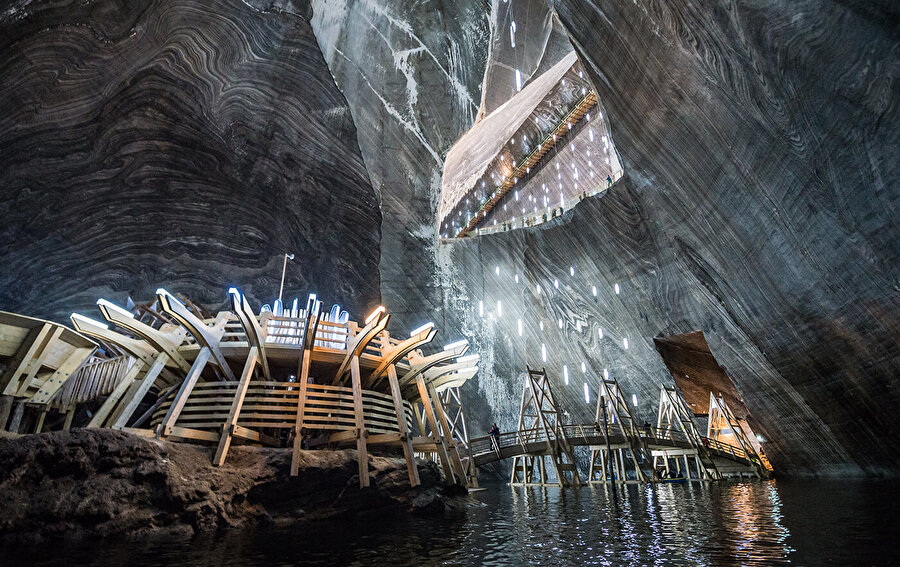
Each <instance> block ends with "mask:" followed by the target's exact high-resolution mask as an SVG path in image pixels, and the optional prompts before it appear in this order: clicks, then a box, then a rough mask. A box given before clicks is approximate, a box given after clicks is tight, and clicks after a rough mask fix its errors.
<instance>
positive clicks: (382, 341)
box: [0, 288, 478, 487]
mask: <svg viewBox="0 0 900 567" xmlns="http://www.w3.org/2000/svg"><path fill="white" fill-rule="evenodd" d="M229 297H230V300H231V309H230V310H227V311H222V312H219V313H218V314H216V315H215V316H212V315H210V314H209V313H207V312H206V311H205V310H204V309H203V308H202V307H200V306H198V305H195V304H194V303H192V302H190V301H189V300H188V299H186V298H183V297H176V296H174V295H172V294H170V293H169V292H167V291H166V290H164V289H159V290H157V293H156V299H155V300H154V301H153V302H151V303H148V304H146V305H136V306H130V307H129V308H128V309H126V308H123V307H120V306H117V305H115V304H113V303H111V302H109V301H106V300H104V299H101V300H99V301H98V302H97V305H98V307H99V310H100V313H101V314H102V316H103V319H105V322H104V321H100V320H97V319H92V318H89V317H86V316H83V315H80V314H75V313H73V314H72V316H71V322H72V326H73V327H74V330H72V329H70V328H68V327H66V326H64V325H60V324H58V323H53V322H49V321H43V320H40V319H34V318H31V317H24V316H22V315H17V314H13V313H6V312H0V392H2V398H0V429H4V428H5V429H6V431H8V432H11V434H18V433H20V432H22V431H21V430H22V429H23V428H24V429H26V432H36V433H38V432H41V431H42V429H43V428H44V423H45V418H46V416H47V415H48V413H49V412H59V414H63V415H64V416H65V417H64V419H62V418H61V417H60V418H58V419H57V421H62V428H63V429H68V428H70V427H71V426H72V423H73V417H74V416H75V415H76V410H77V409H78V408H79V404H88V405H87V406H82V408H85V407H88V406H90V407H92V408H95V409H96V411H94V412H92V413H91V414H90V419H89V422H88V423H87V425H86V426H87V427H108V428H113V429H119V430H124V431H129V432H131V433H135V434H137V435H142V436H146V437H156V438H164V439H174V440H183V441H190V442H199V443H209V444H211V445H214V446H215V447H216V450H215V454H214V456H213V458H212V459H213V464H215V465H217V466H219V465H222V464H223V463H225V461H226V459H227V456H228V451H229V448H230V446H231V445H232V444H233V443H246V444H254V445H264V446H274V447H290V448H291V450H292V459H291V474H292V475H296V474H297V471H298V467H299V454H300V450H301V448H303V449H317V448H346V447H350V448H355V449H356V450H357V451H358V460H359V483H360V486H361V487H366V486H368V485H369V471H368V455H369V453H372V452H379V451H380V452H385V453H396V454H400V453H401V452H402V454H403V455H404V457H405V459H406V465H407V469H408V472H409V480H410V484H411V485H413V486H416V485H418V484H419V475H418V470H417V468H416V464H415V456H416V455H417V454H418V455H419V456H423V457H427V458H432V459H435V460H437V461H439V462H440V465H441V467H442V470H443V473H444V476H445V478H446V480H447V482H448V483H450V484H464V485H468V486H473V485H477V474H476V468H475V464H474V459H473V458H472V454H471V451H470V450H469V447H468V439H467V433H466V428H465V416H464V415H463V413H462V404H460V403H459V391H458V388H459V387H460V386H462V385H463V384H464V383H465V382H466V381H467V380H468V379H469V378H472V377H473V376H474V375H475V374H476V372H477V371H478V368H477V366H476V364H477V362H478V356H477V355H468V356H466V351H467V350H468V348H469V346H468V343H467V341H465V340H461V341H458V342H455V343H452V344H449V345H446V346H445V347H443V348H442V349H435V352H432V353H430V354H426V353H424V352H423V350H422V348H423V347H425V346H426V345H428V344H429V343H430V342H431V341H432V339H433V338H434V336H435V333H436V330H435V329H434V325H433V324H432V323H428V324H426V325H423V326H422V327H420V328H418V329H415V330H413V331H412V333H410V334H409V336H408V337H403V338H396V337H392V336H391V335H390V333H389V332H388V331H387V324H388V321H389V320H390V315H389V314H388V313H387V312H386V310H385V308H384V307H378V308H377V309H375V310H374V311H373V312H372V313H371V314H369V315H368V316H367V317H366V318H365V320H364V321H363V322H362V323H357V322H354V321H351V320H349V316H348V314H347V312H346V311H342V310H341V309H340V308H339V307H338V306H335V307H334V308H333V309H332V310H331V311H329V312H326V311H325V310H324V309H323V304H322V302H321V301H319V300H318V299H317V298H316V296H314V295H310V296H309V298H308V300H307V302H306V306H305V308H302V309H301V308H300V306H299V305H298V302H297V300H294V302H293V307H292V308H287V309H285V308H282V306H281V304H280V301H279V302H276V303H275V308H274V310H272V309H269V308H268V306H264V307H263V308H262V310H261V311H260V312H259V313H256V312H254V311H253V310H252V309H251V307H250V305H249V303H248V302H247V299H246V298H245V297H244V296H243V295H242V294H241V292H240V291H239V290H237V289H234V288H232V289H230V290H229ZM101 401H102V403H101ZM97 405H99V408H97ZM139 409H140V410H141V411H140V412H139V411H138V410H139ZM23 418H24V419H23ZM32 424H33V426H32ZM23 426H24V427H23ZM8 434H9V433H8Z"/></svg>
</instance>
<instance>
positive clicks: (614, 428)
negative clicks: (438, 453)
mask: <svg viewBox="0 0 900 567" xmlns="http://www.w3.org/2000/svg"><path fill="white" fill-rule="evenodd" d="M561 428H562V431H563V433H564V434H565V436H566V437H567V438H568V440H569V442H570V443H573V444H575V445H578V444H580V443H579V441H584V440H587V439H596V438H605V435H604V434H603V431H602V429H600V428H599V427H598V426H597V424H594V423H587V424H584V423H579V424H566V425H562V426H561ZM638 430H639V435H640V437H641V438H642V439H647V440H651V441H670V442H672V443H673V446H675V447H677V446H678V445H676V443H679V444H687V445H691V442H690V439H688V437H687V436H686V435H685V434H684V433H683V432H681V431H676V430H674V429H671V428H667V429H660V428H657V427H640V428H638ZM608 431H609V434H610V437H626V436H625V434H624V431H623V429H622V424H621V423H611V424H609V425H608ZM703 439H704V440H705V442H704V445H705V446H706V447H708V448H713V449H716V450H718V451H720V452H722V453H726V454H729V455H731V456H732V457H734V458H735V459H743V460H747V461H749V460H750V459H749V458H748V457H747V454H746V452H744V450H743V449H741V448H740V447H735V446H734V445H729V444H728V443H723V442H721V441H718V440H715V439H706V438H703ZM547 440H548V438H547V434H546V431H545V430H544V428H533V429H523V430H520V431H506V432H503V433H500V434H499V435H498V436H497V443H496V448H495V445H494V443H493V441H492V439H491V436H490V435H485V436H483V437H474V438H471V439H470V440H469V446H470V447H471V450H472V454H473V455H474V456H479V455H484V454H487V453H496V450H497V449H505V448H507V447H513V446H517V445H519V446H522V448H523V451H525V446H526V444H528V443H537V442H541V441H547ZM581 444H583V443H581ZM498 457H499V455H498Z"/></svg>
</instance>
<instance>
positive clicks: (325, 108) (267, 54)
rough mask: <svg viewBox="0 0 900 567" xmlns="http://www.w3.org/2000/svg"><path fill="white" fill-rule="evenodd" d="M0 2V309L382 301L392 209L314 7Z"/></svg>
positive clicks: (52, 311)
mask: <svg viewBox="0 0 900 567" xmlns="http://www.w3.org/2000/svg"><path fill="white" fill-rule="evenodd" d="M251 4H253V3H247V2H240V1H238V0H233V1H230V0H224V1H216V2H213V3H208V2H202V3H201V2H195V1H193V0H178V1H175V2H150V3H145V2H140V3H116V2H94V3H90V4H88V5H85V4H84V3H81V2H52V3H51V2H40V3H37V2H36V3H30V2H24V3H14V4H13V5H12V6H10V7H7V8H4V11H3V12H2V13H0V37H2V38H3V39H2V40H0V61H2V63H0V73H2V76H3V81H2V85H0V171H2V172H3V176H2V180H0V189H2V190H0V217H2V219H3V222H2V224H0V241H2V243H3V245H2V247H0V264H2V265H3V270H2V273H0V308H2V309H5V310H12V311H21V312H24V313H28V314H29V315H35V316H40V317H49V318H55V319H57V320H61V319H63V318H65V317H67V316H68V314H69V313H71V312H72V311H74V310H78V309H85V308H87V307H88V306H90V305H92V304H93V302H94V301H95V300H96V299H97V297H99V296H105V297H108V298H110V299H113V300H117V301H119V302H124V299H125V297H127V296H129V295H131V296H132V297H133V298H134V299H135V300H146V299H147V298H149V297H152V295H153V291H154V290H155V289H156V287H158V286H165V287H167V288H168V289H170V290H171V291H173V292H177V293H182V294H185V295H186V296H188V297H190V298H191V299H193V300H194V301H197V302H199V303H203V304H206V305H208V306H210V307H213V306H218V305H221V304H222V303H223V302H224V299H225V290H226V289H227V287H228V286H230V285H237V286H239V287H241V288H242V289H243V290H244V292H245V293H247V294H248V295H249V296H250V297H251V298H253V299H254V300H256V301H259V302H260V303H266V302H270V301H271V300H272V299H273V298H274V297H275V296H276V294H277V293H278V286H279V278H280V276H281V268H282V256H281V255H282V254H283V253H285V252H292V253H294V254H296V259H295V260H294V261H293V262H292V263H290V264H289V265H288V273H287V278H286V282H285V289H286V294H285V295H286V296H288V297H294V296H296V295H301V296H304V295H305V294H306V293H308V292H310V291H312V292H319V294H320V296H321V298H322V299H323V300H325V301H326V302H339V303H341V304H342V305H344V306H346V307H348V308H349V309H350V310H351V312H354V313H362V312H366V310H367V309H369V308H371V307H372V305H373V304H377V303H378V301H379V298H380V292H379V280H378V261H379V240H380V238H379V233H380V224H381V216H380V213H379V209H378V202H377V200H376V197H375V193H374V191H373V190H372V187H371V185H370V183H369V177H368V175H367V173H366V170H365V168H364V166H363V162H362V157H361V155H360V152H359V148H358V146H357V141H356V138H357V136H356V129H355V127H354V125H353V120H352V117H351V114H350V111H349V109H348V107H347V103H346V100H345V99H344V97H343V96H342V95H341V93H340V91H338V89H337V88H336V86H335V84H334V81H333V79H332V77H331V74H330V73H329V71H328V68H327V66H326V64H325V61H324V59H323V58H322V55H321V52H320V51H319V49H318V46H317V44H316V39H315V37H314V36H313V34H312V30H311V28H310V26H309V23H308V20H307V18H308V16H309V9H308V6H305V7H304V6H303V5H302V3H299V4H300V5H299V6H292V9H291V11H283V10H281V9H277V8H275V7H271V6H267V5H265V4H264V3H258V4H259V5H258V6H256V7H255V8H254V7H251Z"/></svg>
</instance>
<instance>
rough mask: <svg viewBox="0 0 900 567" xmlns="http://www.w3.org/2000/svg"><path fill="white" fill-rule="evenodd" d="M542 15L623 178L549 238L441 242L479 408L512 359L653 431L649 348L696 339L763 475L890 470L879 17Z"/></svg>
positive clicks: (561, 0)
mask: <svg viewBox="0 0 900 567" xmlns="http://www.w3.org/2000/svg"><path fill="white" fill-rule="evenodd" d="M553 5H554V7H555V9H556V10H557V11H558V13H559V16H560V18H561V20H562V22H563V24H564V25H565V26H566V27H567V29H568V30H569V32H570V34H571V36H572V39H573V43H574V45H575V46H576V49H577V50H578V52H579V55H580V56H581V57H582V60H583V61H584V63H585V67H586V69H587V70H588V72H589V73H590V74H591V76H592V80H593V82H594V85H595V87H596V88H597V91H598V95H599V99H600V100H601V101H602V104H603V105H604V114H605V115H606V116H607V117H608V120H609V122H610V128H611V132H612V136H613V139H614V140H615V143H616V147H617V149H618V151H619V153H620V156H621V158H622V163H623V167H624V169H625V171H626V179H625V180H624V181H623V182H622V183H620V184H618V185H617V186H616V187H614V188H613V189H612V190H610V191H609V192H608V193H607V194H606V195H605V196H602V197H598V198H592V199H589V200H587V201H585V202H583V203H582V204H581V205H580V206H579V207H577V208H576V209H575V211H574V212H573V213H571V214H569V215H567V216H566V217H565V218H563V219H561V220H560V221H555V222H554V223H551V225H550V226H548V227H547V228H546V229H539V230H528V231H519V232H516V233H509V234H504V235H500V236H495V237H483V238H480V239H477V240H473V241H471V242H460V243H457V244H453V245H451V246H450V247H449V248H448V249H447V251H446V253H447V256H448V259H447V263H448V264H449V265H451V266H454V267H453V268H452V270H451V271H449V272H448V274H449V278H448V280H449V284H448V285H453V286H455V288H456V289H455V292H454V293H452V294H448V297H452V298H455V301H451V302H448V306H452V307H465V308H466V309H467V310H468V311H467V312H466V313H465V314H464V315H463V319H462V321H461V322H460V323H459V324H460V327H461V328H467V329H469V330H471V331H473V332H475V333H476V335H477V336H478V340H479V342H480V348H481V350H482V353H483V354H484V357H485V360H486V361H489V362H488V364H486V365H485V366H487V368H486V369H485V371H484V372H482V374H481V376H480V386H481V388H482V391H483V393H484V394H485V396H486V397H487V398H488V399H489V403H490V406H491V408H492V409H493V411H494V415H496V416H499V419H500V420H501V421H502V422H503V423H502V425H504V426H506V427H513V426H514V416H515V414H516V412H517V411H518V402H517V395H518V393H519V392H520V390H521V381H520V380H521V378H520V377H519V373H520V372H521V371H520V368H521V366H520V364H521V361H523V360H524V361H528V362H529V363H531V364H533V365H537V366H547V368H548V370H549V371H551V372H552V373H553V374H555V376H556V382H555V383H556V384H557V386H556V389H557V392H558V397H559V398H560V399H561V400H562V403H563V405H565V406H566V407H567V409H568V410H569V411H570V413H571V415H572V416H573V419H574V418H576V416H578V417H580V418H582V419H583V418H588V419H592V417H593V402H594V400H593V398H592V400H591V403H586V402H585V401H584V397H583V389H582V387H583V382H584V381H585V380H584V379H583V375H582V374H581V369H580V363H581V362H582V361H584V362H586V369H587V370H588V373H587V374H588V379H587V381H588V382H589V383H590V382H591V381H592V380H593V381H596V380H597V379H598V377H599V376H600V374H601V373H602V371H603V369H607V370H608V371H609V373H610V374H611V375H612V376H614V377H616V378H618V379H619V380H620V382H621V384H622V386H623V389H624V390H625V393H626V396H627V397H628V398H629V400H630V397H631V394H637V396H638V400H639V404H638V407H637V413H638V414H639V416H640V419H649V420H651V421H652V420H653V419H654V418H655V413H654V412H655V406H656V400H657V399H658V384H659V383H661V382H665V383H671V377H670V375H669V374H668V372H667V370H666V368H665V366H664V364H663V362H662V360H661V358H660V356H659V354H658V353H657V351H656V349H655V348H654V346H653V341H652V338H653V337H654V336H656V335H657V334H663V335H672V334H678V333H685V332H689V331H692V330H702V331H703V332H704V333H705V334H706V338H707V340H708V342H709V346H710V349H711V351H712V353H713V355H714V356H715V357H716V359H717V361H718V363H719V364H722V365H724V366H725V367H726V368H727V372H728V374H729V376H731V377H732V378H733V380H734V382H735V385H736V387H737V390H738V392H739V394H740V395H741V397H742V398H743V401H744V403H745V404H746V406H747V408H748V410H749V412H750V414H751V416H752V418H753V423H754V426H755V427H756V428H757V431H758V432H759V433H761V434H762V435H763V436H764V437H765V438H766V439H767V440H769V441H768V443H767V444H766V445H765V447H766V450H767V452H768V453H769V456H770V458H771V460H772V463H773V464H774V465H775V467H776V469H778V470H780V472H782V473H794V474H805V473H809V474H829V475H848V474H849V475H860V474H870V475H878V474H887V475H897V474H898V473H900V466H898V464H897V462H896V459H895V458H894V457H893V456H892V455H895V454H896V451H897V449H898V448H900V447H898V441H897V440H898V433H900V432H898V430H897V426H896V413H897V412H896V408H897V407H898V402H900V393H898V378H897V377H898V371H897V369H898V368H900V309H898V307H900V306H898V303H900V301H898V299H900V296H898V293H900V287H898V275H900V273H898V265H900V263H898V253H900V245H898V240H897V238H898V234H900V233H898V231H897V228H898V227H897V221H896V219H897V215H896V211H897V205H898V195H900V191H898V167H900V166H898V162H897V160H896V158H895V156H896V155H898V152H897V150H898V149H900V109H898V96H897V77H898V72H900V57H898V56H900V42H898V34H897V31H896V30H897V29H898V26H897V23H898V21H900V20H898V14H897V11H896V8H893V7H889V6H891V5H889V4H887V3H880V4H879V3H874V4H872V3H869V4H865V5H864V4H861V3H852V2H850V3H845V2H825V3H822V2H798V3H790V4H784V3H776V2H754V3H737V4H734V3H724V2H722V3H719V2H714V3H709V4H705V5H704V6H703V7H700V6H699V5H684V6H683V5H672V4H670V3H664V2H654V1H643V2H632V3H625V2H615V1H601V2H597V3H584V2H576V1H568V0H557V1H554V2H553ZM496 268H499V269H500V275H497V274H496V272H495V269H496ZM570 268H574V272H575V275H574V276H572V275H571V272H570ZM516 274H518V277H519V279H520V282H522V283H521V284H520V285H515V280H514V278H515V276H516ZM555 281H558V282H559V287H558V288H556V287H555V285H554V282H555ZM616 284H619V289H620V293H618V294H617V293H616V292H615V285H616ZM538 285H540V286H541V289H542V292H541V293H538V292H537V291H536V286H538ZM593 287H596V288H597V293H596V295H595V294H594V293H593ZM498 300H502V301H503V306H502V313H503V314H502V316H497V313H496V312H497V306H496V303H497V301H498ZM478 301H483V303H484V305H485V310H486V311H485V319H483V320H482V319H481V318H480V317H478V305H477V303H478ZM491 311H493V313H492V312H491ZM520 317H521V318H522V319H523V321H524V326H525V328H524V333H523V336H522V337H519V334H518V330H517V319H518V318H520ZM541 320H543V321H544V324H545V330H544V331H543V332H541V331H540V329H539V323H540V321H541ZM560 322H561V323H562V328H559V326H558V323H560ZM601 331H602V332H603V337H602V338H600V332H601ZM626 338H627V339H628V340H629V347H628V348H627V349H626V348H625V346H624V339H626ZM541 344H544V345H545V348H546V350H547V361H546V362H544V361H543V360H542V359H541ZM507 363H511V364H512V365H511V366H507ZM563 365H567V366H568V371H569V375H570V384H569V385H568V386H566V385H565V384H564V380H563Z"/></svg>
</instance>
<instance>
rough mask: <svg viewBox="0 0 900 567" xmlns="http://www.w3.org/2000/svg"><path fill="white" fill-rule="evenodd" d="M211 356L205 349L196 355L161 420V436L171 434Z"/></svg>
mask: <svg viewBox="0 0 900 567" xmlns="http://www.w3.org/2000/svg"><path fill="white" fill-rule="evenodd" d="M211 354H212V353H211V352H210V350H209V349H208V348H206V347H203V348H201V349H200V352H198V353H197V358H195V359H194V364H192V365H191V369H190V370H189V371H188V374H187V376H186V377H185V379H184V382H182V383H181V388H180V389H179V390H178V393H177V394H176V395H175V400H174V401H173V402H172V405H171V406H170V407H169V413H167V414H166V417H165V418H164V419H163V422H162V424H161V425H162V427H161V428H160V433H161V435H162V436H167V435H171V434H172V431H173V428H174V427H175V423H176V422H177V421H178V416H179V415H181V410H182V409H184V404H186V403H187V400H188V398H189V397H190V395H191V392H192V391H193V390H194V385H196V384H197V380H198V379H199V378H200V374H201V373H202V372H203V368H204V367H206V363H207V362H208V361H209V357H210V355H211ZM216 439H217V440H218V435H217V436H216Z"/></svg>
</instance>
